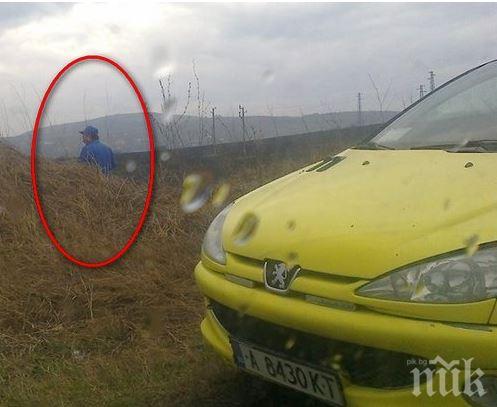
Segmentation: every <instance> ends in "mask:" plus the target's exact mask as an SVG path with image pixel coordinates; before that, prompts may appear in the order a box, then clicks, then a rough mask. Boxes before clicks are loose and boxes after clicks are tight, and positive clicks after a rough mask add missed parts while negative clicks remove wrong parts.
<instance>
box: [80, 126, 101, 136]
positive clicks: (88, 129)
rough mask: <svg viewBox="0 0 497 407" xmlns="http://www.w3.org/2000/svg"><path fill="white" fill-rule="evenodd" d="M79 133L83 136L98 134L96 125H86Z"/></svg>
mask: <svg viewBox="0 0 497 407" xmlns="http://www.w3.org/2000/svg"><path fill="white" fill-rule="evenodd" d="M80 133H81V134H82V135H83V136H91V137H95V136H98V129H97V128H96V127H93V126H86V127H85V129H84V130H83V131H80Z"/></svg>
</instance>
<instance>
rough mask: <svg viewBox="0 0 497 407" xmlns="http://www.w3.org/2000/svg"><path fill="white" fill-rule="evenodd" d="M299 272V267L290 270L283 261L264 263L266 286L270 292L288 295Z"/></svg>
mask: <svg viewBox="0 0 497 407" xmlns="http://www.w3.org/2000/svg"><path fill="white" fill-rule="evenodd" d="M299 271H300V267H299V266H293V267H292V268H290V269H289V268H288V266H287V265H286V264H285V263H284V262H282V261H278V260H266V262H265V263H264V284H265V286H266V288H267V289H268V290H271V291H276V292H278V293H286V292H288V289H289V288H290V284H291V283H292V281H293V280H294V279H295V277H297V274H298V272H299Z"/></svg>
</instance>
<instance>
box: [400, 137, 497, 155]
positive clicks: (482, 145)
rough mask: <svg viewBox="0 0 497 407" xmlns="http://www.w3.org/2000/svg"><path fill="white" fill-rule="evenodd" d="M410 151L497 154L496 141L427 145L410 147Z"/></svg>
mask: <svg viewBox="0 0 497 407" xmlns="http://www.w3.org/2000/svg"><path fill="white" fill-rule="evenodd" d="M410 150H445V151H447V152H448V153H488V152H492V151H495V152H497V140H468V141H466V142H464V143H461V144H428V145H426V146H415V147H411V148H410Z"/></svg>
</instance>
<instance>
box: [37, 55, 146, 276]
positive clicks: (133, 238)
mask: <svg viewBox="0 0 497 407" xmlns="http://www.w3.org/2000/svg"><path fill="white" fill-rule="evenodd" d="M88 60H97V61H102V62H105V63H107V64H110V65H112V66H113V67H114V68H116V69H117V70H118V71H119V72H120V73H121V74H122V75H123V76H124V77H125V78H126V80H127V81H128V83H129V84H130V85H131V87H132V88H133V90H134V92H135V95H136V97H137V98H138V101H139V102H140V106H141V108H142V112H143V116H144V118H145V123H146V125H147V133H148V144H149V150H150V154H149V160H150V167H149V173H148V186H147V196H146V198H145V205H144V207H143V211H142V213H141V215H140V219H139V220H138V224H137V225H136V228H135V230H134V231H133V233H132V235H131V237H130V238H129V240H128V241H127V242H126V244H125V245H124V246H123V247H122V248H121V249H120V250H119V251H118V252H117V253H116V254H114V255H113V256H112V257H109V258H108V259H107V260H103V261H100V262H96V263H91V262H85V261H83V260H79V259H77V258H76V257H74V256H73V255H71V254H70V253H69V252H68V251H67V250H66V249H65V248H64V247H63V246H62V245H61V244H60V243H59V241H58V240H57V238H56V237H55V235H54V233H53V232H52V230H51V229H50V225H49V224H48V221H47V219H46V217H45V213H44V212H43V208H42V205H41V201H40V196H39V194H38V183H37V179H36V143H37V139H38V128H39V126H40V121H41V118H42V116H43V112H44V110H45V105H46V103H47V100H48V98H49V97H50V94H51V93H52V91H53V89H54V88H55V86H56V85H57V82H58V81H59V79H60V78H61V77H62V75H64V73H66V72H67V71H68V70H69V69H71V68H72V67H73V66H74V65H76V64H78V63H80V62H83V61H88ZM154 179H155V142H154V132H153V128H152V124H151V122H150V117H149V114H148V109H147V105H146V103H145V100H144V99H143V96H142V94H141V93H140V90H139V89H138V86H137V85H136V84H135V82H134V81H133V79H132V78H131V76H130V75H129V74H128V73H127V72H126V71H125V70H124V68H122V67H121V66H120V65H119V64H118V63H117V62H115V61H113V60H112V59H110V58H107V57H104V56H102V55H85V56H82V57H79V58H76V59H74V60H73V61H71V62H69V63H68V64H67V65H66V66H64V67H63V68H62V69H61V70H60V71H59V73H58V74H57V75H56V76H55V78H54V79H53V80H52V82H51V83H50V85H49V86H48V89H47V90H46V92H45V94H44V95H43V99H42V100H41V102H40V106H39V107H38V113H37V115H36V120H35V124H34V128H33V137H32V139H31V184H32V187H33V198H34V201H35V204H36V210H37V212H38V215H39V217H40V220H41V223H42V225H43V228H44V229H45V232H46V233H47V235H48V237H49V238H50V240H51V241H52V243H53V245H54V246H55V248H56V249H57V250H58V251H59V252H60V253H61V254H62V255H63V256H64V257H65V258H66V259H67V260H69V261H71V262H73V263H75V264H77V265H78V266H82V267H86V268H99V267H105V266H108V265H110V264H112V263H114V262H115V261H116V260H118V259H120V258H121V257H122V256H123V255H124V254H125V253H126V252H127V251H128V250H129V249H130V247H131V246H132V245H133V243H134V242H135V241H136V239H137V238H138V235H139V234H140V232H141V230H142V228H143V224H144V223H145V219H146V217H147V214H148V211H149V209H150V203H151V201H152V192H153V187H154Z"/></svg>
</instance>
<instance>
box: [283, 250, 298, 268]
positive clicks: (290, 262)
mask: <svg viewBox="0 0 497 407" xmlns="http://www.w3.org/2000/svg"><path fill="white" fill-rule="evenodd" d="M298 261H299V255H298V253H297V252H290V253H288V256H287V258H286V263H287V264H286V265H287V267H288V269H292V268H294V267H295V266H296V265H297V263H298Z"/></svg>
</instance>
